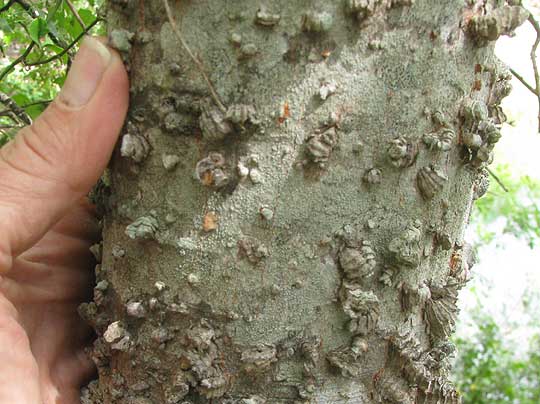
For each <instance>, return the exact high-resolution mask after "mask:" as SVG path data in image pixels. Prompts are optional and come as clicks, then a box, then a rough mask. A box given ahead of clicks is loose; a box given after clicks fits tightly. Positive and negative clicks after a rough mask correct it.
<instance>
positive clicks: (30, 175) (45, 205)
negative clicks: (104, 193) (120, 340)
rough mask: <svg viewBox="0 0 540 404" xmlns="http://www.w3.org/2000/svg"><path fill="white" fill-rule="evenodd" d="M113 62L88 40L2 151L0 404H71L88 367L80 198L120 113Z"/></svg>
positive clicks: (87, 219)
mask: <svg viewBox="0 0 540 404" xmlns="http://www.w3.org/2000/svg"><path fill="white" fill-rule="evenodd" d="M128 87H129V86H128V78H127V74H126V72H125V69H124V66H123V64H122V61H121V59H120V57H119V56H118V55H117V54H116V53H115V52H113V51H111V50H109V49H108V48H107V47H106V46H105V45H103V44H102V43H101V42H100V41H99V40H97V39H94V38H91V37H87V38H86V39H85V40H84V42H83V45H82V46H81V49H80V50H79V53H78V54H77V56H76V58H75V60H74V62H73V65H72V67H71V71H70V73H69V75H68V78H67V80H66V82H65V84H64V87H63V89H62V91H61V93H60V94H59V96H58V97H57V99H56V100H55V101H54V102H53V103H52V104H51V105H50V106H49V107H48V108H47V110H46V111H44V112H43V114H42V115H41V116H40V117H39V118H38V119H37V120H36V121H35V122H34V124H33V125H32V126H30V127H27V128H24V129H22V130H21V131H20V132H19V133H18V134H17V136H16V137H15V139H14V140H13V141H11V142H10V143H8V144H7V145H6V146H4V147H3V148H2V149H0V229H1V230H0V231H1V232H0V404H41V403H43V404H73V403H78V402H79V388H80V386H81V384H82V383H84V382H85V381H87V380H88V378H89V377H91V375H92V373H93V371H94V368H93V366H92V364H91V362H90V360H89V359H88V358H87V357H86V356H85V355H84V351H83V349H84V346H85V345H87V344H88V343H89V342H90V339H91V336H92V334H91V330H90V329H89V328H88V326H86V325H84V324H83V322H82V320H81V319H80V318H79V316H78V315H77V306H78V305H79V303H80V302H82V301H85V300H88V299H89V297H90V296H91V290H92V286H91V285H92V281H93V273H92V270H91V269H92V264H93V260H92V257H91V254H90V252H89V250H88V247H89V246H90V245H91V244H93V243H94V242H95V241H96V239H97V237H98V228H97V223H96V221H95V217H94V212H93V210H92V207H91V206H90V204H89V203H88V202H87V201H86V199H85V195H86V194H87V193H88V191H89V190H90V188H91V187H92V185H93V184H94V183H95V182H96V181H97V180H98V178H99V176H100V175H101V173H102V171H103V170H104V168H105V167H106V165H107V162H108V161H109V158H110V155H111V152H112V150H113V147H114V144H115V142H116V140H117V137H118V134H119V131H120V129H121V127H122V123H123V121H124V118H125V114H126V111H127V106H128Z"/></svg>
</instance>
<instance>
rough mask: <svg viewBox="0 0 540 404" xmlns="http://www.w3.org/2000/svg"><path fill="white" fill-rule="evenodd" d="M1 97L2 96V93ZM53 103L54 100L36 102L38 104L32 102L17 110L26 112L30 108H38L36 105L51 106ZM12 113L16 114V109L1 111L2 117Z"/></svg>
mask: <svg viewBox="0 0 540 404" xmlns="http://www.w3.org/2000/svg"><path fill="white" fill-rule="evenodd" d="M0 96H1V93H0ZM51 102H52V100H43V101H36V102H31V103H29V104H24V105H21V106H20V107H19V106H17V108H20V109H22V110H25V109H26V108H30V107H33V106H36V105H44V104H50V103H51ZM12 112H16V111H15V109H14V108H12V109H3V110H1V111H0V116H5V115H8V114H10V113H12Z"/></svg>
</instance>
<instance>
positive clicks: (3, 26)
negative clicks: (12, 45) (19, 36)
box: [0, 17, 13, 34]
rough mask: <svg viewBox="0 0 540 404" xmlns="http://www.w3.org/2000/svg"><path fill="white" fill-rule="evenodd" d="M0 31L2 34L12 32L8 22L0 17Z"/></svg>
mask: <svg viewBox="0 0 540 404" xmlns="http://www.w3.org/2000/svg"><path fill="white" fill-rule="evenodd" d="M0 31H2V33H4V34H5V33H9V32H12V31H13V29H12V28H11V25H9V22H7V20H6V19H5V18H2V17H0Z"/></svg>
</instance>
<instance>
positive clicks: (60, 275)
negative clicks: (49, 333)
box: [0, 198, 99, 305]
mask: <svg viewBox="0 0 540 404" xmlns="http://www.w3.org/2000/svg"><path fill="white" fill-rule="evenodd" d="M93 210H94V209H93V206H92V205H90V204H89V203H88V201H87V200H86V198H84V199H83V200H81V201H80V202H79V203H77V204H76V205H75V206H74V207H73V208H72V209H71V210H70V211H69V212H68V213H67V214H66V215H65V216H64V217H63V218H62V219H60V221H59V222H58V223H57V224H56V225H54V227H53V228H52V229H51V230H50V231H48V232H47V234H46V235H45V236H44V237H43V238H41V240H39V241H38V242H37V243H36V244H35V245H34V246H33V247H32V248H30V249H29V250H27V251H25V252H24V253H22V254H21V255H19V256H18V257H17V258H16V259H14V260H13V265H12V271H10V272H9V273H8V274H6V275H5V276H4V282H3V283H0V292H2V293H4V295H5V296H6V297H7V298H8V299H9V300H11V302H13V303H14V304H15V305H21V304H36V303H37V304H48V303H51V302H58V301H73V300H83V299H85V298H88V297H89V293H90V294H91V291H92V283H93V279H94V273H93V271H92V269H93V268H94V266H95V258H94V256H93V254H92V253H91V252H90V250H89V247H90V245H91V244H93V243H95V242H96V241H97V240H98V237H99V226H98V224H97V220H96V218H95V216H94V211H93Z"/></svg>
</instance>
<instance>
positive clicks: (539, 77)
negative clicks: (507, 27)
mask: <svg viewBox="0 0 540 404" xmlns="http://www.w3.org/2000/svg"><path fill="white" fill-rule="evenodd" d="M528 20H529V22H530V23H531V25H532V26H533V28H534V30H535V31H536V39H535V41H534V44H533V46H532V49H531V60H532V65H533V71H534V82H535V84H536V87H535V88H536V98H537V100H538V132H540V73H539V72H538V63H537V62H536V50H537V49H538V45H540V25H538V22H537V21H536V20H535V19H534V16H533V15H532V13H530V14H529V19H528Z"/></svg>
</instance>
